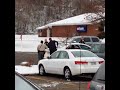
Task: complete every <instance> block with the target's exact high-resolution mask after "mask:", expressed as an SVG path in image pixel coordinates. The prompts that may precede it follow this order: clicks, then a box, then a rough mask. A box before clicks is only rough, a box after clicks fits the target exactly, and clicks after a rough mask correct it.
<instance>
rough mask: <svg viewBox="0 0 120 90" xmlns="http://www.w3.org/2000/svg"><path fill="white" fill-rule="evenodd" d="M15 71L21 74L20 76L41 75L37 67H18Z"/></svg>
mask: <svg viewBox="0 0 120 90" xmlns="http://www.w3.org/2000/svg"><path fill="white" fill-rule="evenodd" d="M15 71H16V72H18V73H20V74H23V75H27V74H38V73H39V70H38V66H37V65H31V67H28V66H21V65H16V66H15Z"/></svg>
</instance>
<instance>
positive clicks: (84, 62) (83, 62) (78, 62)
mask: <svg viewBox="0 0 120 90" xmlns="http://www.w3.org/2000/svg"><path fill="white" fill-rule="evenodd" d="M75 64H88V62H86V61H75Z"/></svg>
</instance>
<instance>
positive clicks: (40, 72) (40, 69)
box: [39, 65, 45, 76]
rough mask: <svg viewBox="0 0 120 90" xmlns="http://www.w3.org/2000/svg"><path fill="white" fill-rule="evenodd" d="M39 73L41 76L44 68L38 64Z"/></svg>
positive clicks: (43, 73)
mask: <svg viewBox="0 0 120 90" xmlns="http://www.w3.org/2000/svg"><path fill="white" fill-rule="evenodd" d="M39 74H40V75H41V76H43V75H45V69H44V67H43V65H40V66H39Z"/></svg>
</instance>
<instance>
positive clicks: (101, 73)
mask: <svg viewBox="0 0 120 90" xmlns="http://www.w3.org/2000/svg"><path fill="white" fill-rule="evenodd" d="M93 81H95V82H99V83H105V62H104V63H103V64H102V65H101V66H100V68H99V69H98V71H97V72H96V74H95V76H94V78H93Z"/></svg>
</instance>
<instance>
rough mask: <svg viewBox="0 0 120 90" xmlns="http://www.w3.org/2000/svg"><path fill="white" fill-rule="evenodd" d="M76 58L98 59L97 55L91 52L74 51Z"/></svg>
mask: <svg viewBox="0 0 120 90" xmlns="http://www.w3.org/2000/svg"><path fill="white" fill-rule="evenodd" d="M71 53H72V54H73V55H74V57H98V56H97V55H96V54H94V53H92V52H89V51H72V52H71Z"/></svg>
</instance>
